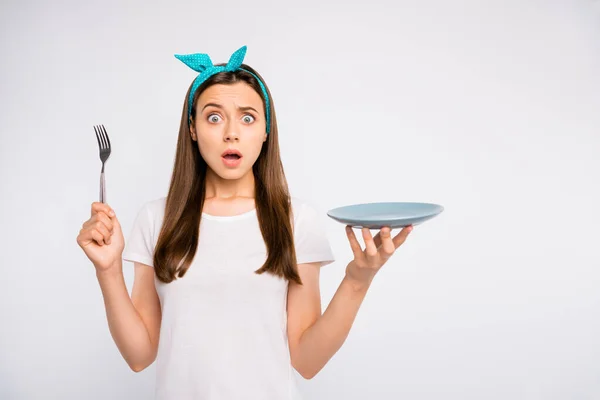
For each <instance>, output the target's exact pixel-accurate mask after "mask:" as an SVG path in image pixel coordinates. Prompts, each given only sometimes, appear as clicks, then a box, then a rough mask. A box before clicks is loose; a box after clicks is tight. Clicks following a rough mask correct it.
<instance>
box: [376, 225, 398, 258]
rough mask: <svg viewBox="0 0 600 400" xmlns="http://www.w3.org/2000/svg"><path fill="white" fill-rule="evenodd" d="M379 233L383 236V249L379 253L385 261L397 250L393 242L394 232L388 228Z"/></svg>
mask: <svg viewBox="0 0 600 400" xmlns="http://www.w3.org/2000/svg"><path fill="white" fill-rule="evenodd" d="M379 233H380V234H381V247H380V248H379V252H380V254H381V256H382V257H383V259H384V260H387V259H388V258H390V257H391V256H392V254H394V251H395V250H396V246H394V241H393V240H392V230H391V229H390V228H388V227H384V228H381V230H380V231H379Z"/></svg>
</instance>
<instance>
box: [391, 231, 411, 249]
mask: <svg viewBox="0 0 600 400" xmlns="http://www.w3.org/2000/svg"><path fill="white" fill-rule="evenodd" d="M412 230H413V226H412V225H409V226H405V227H404V228H402V230H401V231H400V233H398V234H397V235H396V236H394V240H393V242H394V247H395V248H396V249H397V248H398V247H400V245H401V244H402V243H404V241H405V240H406V238H407V237H408V234H409V233H410V232H412Z"/></svg>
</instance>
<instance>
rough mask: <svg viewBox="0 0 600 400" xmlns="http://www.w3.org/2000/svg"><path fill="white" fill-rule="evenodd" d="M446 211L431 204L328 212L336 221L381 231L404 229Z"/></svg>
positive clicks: (372, 205)
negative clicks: (388, 228)
mask: <svg viewBox="0 0 600 400" xmlns="http://www.w3.org/2000/svg"><path fill="white" fill-rule="evenodd" d="M442 211H444V207H442V206H440V205H439V204H430V203H406V202H387V203H364V204H353V205H349V206H344V207H338V208H334V209H331V210H329V211H327V215H328V216H329V217H331V218H333V219H334V220H336V221H338V222H341V223H343V224H345V225H350V226H352V227H355V228H356V227H360V228H363V227H364V228H369V229H381V228H383V227H384V226H389V227H390V228H392V229H394V228H402V227H405V226H409V225H418V224H420V223H423V222H425V221H427V220H429V219H431V218H433V217H435V216H436V215H438V214H439V213H441V212H442Z"/></svg>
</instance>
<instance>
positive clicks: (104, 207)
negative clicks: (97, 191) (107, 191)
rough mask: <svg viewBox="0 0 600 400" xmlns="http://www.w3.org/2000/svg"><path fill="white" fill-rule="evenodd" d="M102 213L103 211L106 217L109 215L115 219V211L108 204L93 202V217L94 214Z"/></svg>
mask: <svg viewBox="0 0 600 400" xmlns="http://www.w3.org/2000/svg"><path fill="white" fill-rule="evenodd" d="M101 211H103V212H104V213H105V214H106V215H108V216H110V217H114V216H115V212H114V210H113V209H112V207H111V206H109V205H108V204H106V203H100V202H97V201H95V202H93V203H92V213H91V215H92V216H94V214H97V213H99V212H101ZM111 213H112V214H111Z"/></svg>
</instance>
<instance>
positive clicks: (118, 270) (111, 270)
mask: <svg viewBox="0 0 600 400" xmlns="http://www.w3.org/2000/svg"><path fill="white" fill-rule="evenodd" d="M122 274H123V264H122V262H121V261H120V260H119V261H116V262H115V263H114V264H112V265H111V266H110V267H108V268H96V277H97V278H98V279H104V278H114V277H118V276H120V275H122Z"/></svg>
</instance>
